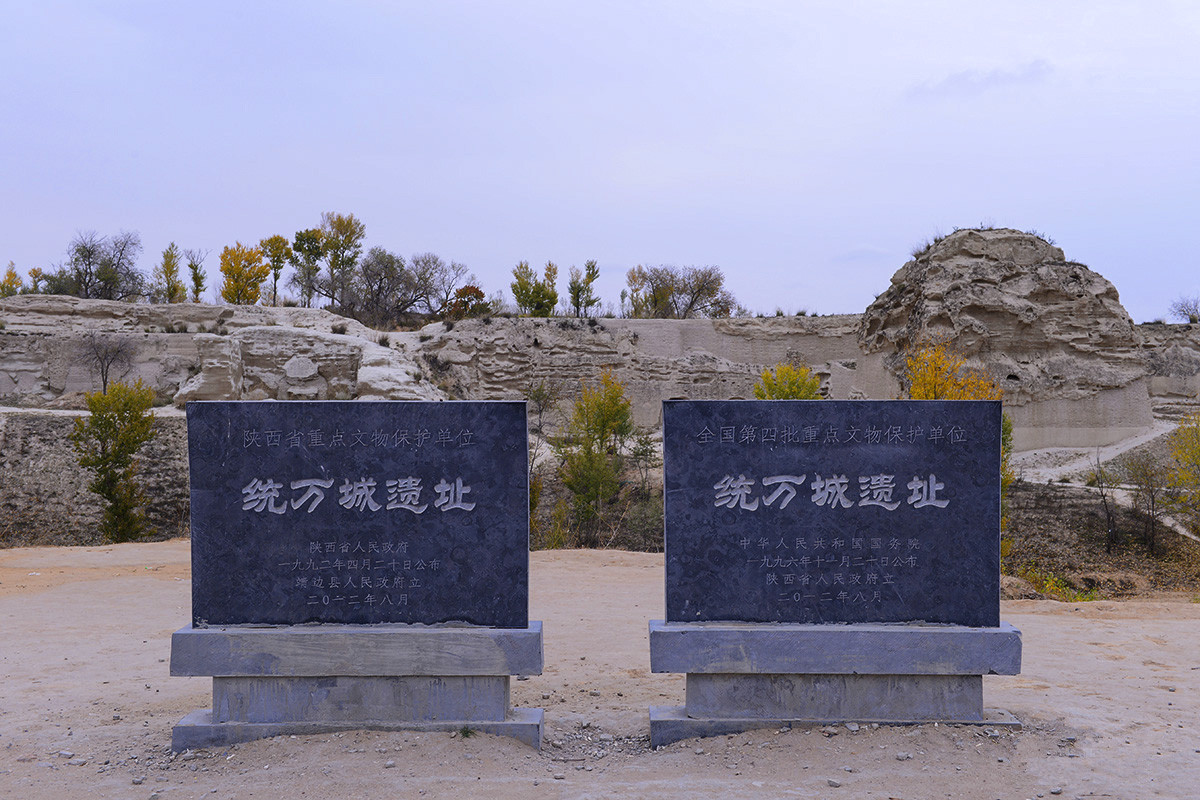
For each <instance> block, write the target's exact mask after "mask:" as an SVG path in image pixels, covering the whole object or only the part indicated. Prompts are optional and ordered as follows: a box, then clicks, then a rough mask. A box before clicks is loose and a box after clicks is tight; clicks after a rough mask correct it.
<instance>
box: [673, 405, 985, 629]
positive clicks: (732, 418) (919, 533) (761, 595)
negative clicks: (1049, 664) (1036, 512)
mask: <svg viewBox="0 0 1200 800" xmlns="http://www.w3.org/2000/svg"><path fill="white" fill-rule="evenodd" d="M663 431H664V481H665V485H666V555H667V619H668V621H679V622H686V621H704V620H741V621H748V622H907V621H926V622H946V623H956V624H962V625H974V626H994V625H996V624H998V620H999V570H998V563H999V515H1000V492H999V469H1000V406H999V404H998V403H991V402H952V401H888V402H870V401H668V402H667V403H665V404H664V407H663Z"/></svg>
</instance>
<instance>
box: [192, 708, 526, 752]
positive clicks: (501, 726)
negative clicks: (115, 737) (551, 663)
mask: <svg viewBox="0 0 1200 800" xmlns="http://www.w3.org/2000/svg"><path fill="white" fill-rule="evenodd" d="M544 716H545V712H544V711H543V710H542V709H540V708H514V709H511V710H510V711H509V714H508V719H505V720H499V721H479V720H469V721H461V720H437V721H434V722H382V721H369V722H213V712H212V709H208V708H201V709H197V710H196V711H193V712H192V713H191V714H188V715H187V716H186V717H184V718H183V719H182V720H181V721H180V723H179V724H178V725H176V726H175V728H174V729H173V730H172V731H171V749H172V750H174V751H175V752H177V753H178V752H181V751H183V750H189V749H191V750H195V749H199V748H214V747H225V746H227V745H231V744H238V743H240V742H252V741H254V740H256V739H267V738H270V737H272V736H307V735H310V734H316V733H334V732H339V731H357V730H376V731H416V732H427V731H428V732H433V731H457V730H460V729H462V728H464V727H467V728H470V729H471V730H474V731H478V732H480V733H490V734H492V735H494V736H509V737H512V738H513V739H517V740H518V741H521V742H524V743H525V744H527V745H529V746H530V747H532V748H534V749H537V750H540V749H541V746H542V725H543V718H544Z"/></svg>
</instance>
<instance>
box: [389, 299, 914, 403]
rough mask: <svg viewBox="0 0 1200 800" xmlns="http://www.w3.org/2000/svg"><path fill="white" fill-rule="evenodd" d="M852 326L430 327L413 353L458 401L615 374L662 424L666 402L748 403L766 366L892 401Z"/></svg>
mask: <svg viewBox="0 0 1200 800" xmlns="http://www.w3.org/2000/svg"><path fill="white" fill-rule="evenodd" d="M857 325H858V317H857V316H852V315H844V316H832V317H773V318H770V319H731V320H640V319H602V320H576V319H476V320H465V321H463V322H459V323H457V324H455V325H453V326H451V327H450V328H447V326H445V325H442V324H436V325H430V326H427V327H426V328H425V329H423V330H422V331H420V332H419V334H418V335H417V337H416V343H415V345H414V344H413V342H412V340H407V342H408V343H407V344H405V345H403V346H406V347H409V348H412V347H414V346H415V348H416V350H417V352H419V353H420V355H421V357H422V358H423V360H424V361H425V363H427V364H428V365H429V367H430V372H431V373H432V377H433V379H434V380H435V381H437V382H438V384H439V385H440V386H442V387H444V388H446V389H447V390H448V391H450V392H451V393H452V394H453V395H454V396H455V397H463V398H469V399H479V400H489V399H500V398H520V397H524V396H526V394H527V391H528V388H529V386H530V385H531V384H532V383H535V382H537V381H542V380H546V381H551V382H557V383H559V384H561V385H562V386H563V387H564V389H565V390H566V392H567V394H568V395H570V394H572V393H574V392H576V391H578V388H579V385H580V382H581V381H595V380H596V378H597V376H598V375H599V374H600V373H601V372H602V371H603V370H611V371H612V372H613V374H614V375H616V377H617V378H618V379H619V380H620V381H621V382H622V383H623V384H624V385H625V387H626V394H627V395H628V396H629V398H630V400H631V401H632V404H633V410H634V416H635V419H636V421H637V422H638V423H639V424H641V425H645V426H654V425H657V424H658V423H659V416H660V413H661V405H660V404H661V401H662V400H665V399H671V398H690V399H697V400H704V399H718V398H720V399H729V398H748V397H753V396H754V395H753V387H754V384H755V383H756V382H757V381H758V378H759V375H760V374H761V372H762V370H763V369H764V368H765V367H768V366H771V365H774V364H777V363H779V362H784V361H794V362H796V363H802V364H809V365H812V366H813V368H814V369H815V370H816V371H817V372H818V373H819V374H820V375H821V377H822V381H823V385H824V389H825V392H826V393H827V395H828V396H829V397H833V398H842V399H846V398H858V397H890V396H894V395H895V392H896V390H897V387H896V383H895V381H894V379H892V378H891V376H889V375H888V374H887V373H886V372H885V371H883V370H882V369H880V368H879V364H878V363H875V362H877V361H878V359H877V358H875V359H872V357H870V356H864V355H863V353H861V352H860V351H859V349H858V345H857V343H856V341H855V339H854V332H855V330H856V328H857Z"/></svg>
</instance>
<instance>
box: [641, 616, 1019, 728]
mask: <svg viewBox="0 0 1200 800" xmlns="http://www.w3.org/2000/svg"><path fill="white" fill-rule="evenodd" d="M1020 667H1021V634H1020V631H1018V630H1016V629H1015V628H1013V627H1012V626H1011V625H1009V624H1008V623H1001V625H1000V627H998V628H965V627H962V626H957V625H921V624H872V623H860V624H851V625H804V624H761V623H737V622H730V623H724V622H701V623H696V622H671V623H667V622H661V621H658V620H655V621H652V622H651V623H650V668H651V670H652V671H654V672H683V673H686V674H687V696H686V705H684V706H682V707H677V708H674V707H660V706H656V707H653V708H651V711H650V739H651V744H652V745H654V746H659V745H663V744H669V743H671V742H673V741H676V740H678V739H683V738H688V737H693V736H715V735H720V734H725V733H731V732H737V731H744V730H749V729H752V728H761V727H776V726H780V725H791V724H796V723H802V724H827V723H834V722H851V721H853V722H862V723H870V722H880V723H888V724H901V723H918V722H934V721H937V722H949V723H968V724H983V723H987V724H992V725H1013V724H1017V723H1016V721H1015V719H1012V718H1011V715H1006V714H1004V713H1003V712H989V711H987V710H985V709H984V707H983V678H982V676H983V675H987V674H999V675H1014V674H1017V673H1018V672H1019V671H1020Z"/></svg>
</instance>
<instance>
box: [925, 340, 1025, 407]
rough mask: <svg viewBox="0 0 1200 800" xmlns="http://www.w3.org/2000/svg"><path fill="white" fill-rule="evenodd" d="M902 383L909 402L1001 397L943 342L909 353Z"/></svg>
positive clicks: (987, 379)
mask: <svg viewBox="0 0 1200 800" xmlns="http://www.w3.org/2000/svg"><path fill="white" fill-rule="evenodd" d="M904 383H905V384H906V385H907V386H908V396H909V398H910V399H912V400H999V399H1000V397H1001V395H1002V394H1003V392H1002V391H1001V389H1000V387H999V386H997V385H996V382H995V381H993V380H992V379H991V378H989V377H988V376H987V375H986V374H984V373H983V372H980V371H979V370H975V369H972V368H970V367H968V366H967V359H966V358H964V357H963V355H962V354H961V353H959V352H958V351H957V350H955V349H954V347H953V346H952V345H951V344H950V343H949V342H948V341H947V340H945V339H932V340H930V341H927V342H925V343H923V344H920V345H918V346H917V348H916V349H915V350H913V351H912V352H911V353H909V355H908V357H907V358H906V359H905V360H904Z"/></svg>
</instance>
